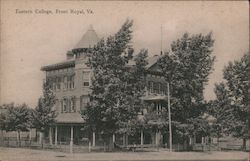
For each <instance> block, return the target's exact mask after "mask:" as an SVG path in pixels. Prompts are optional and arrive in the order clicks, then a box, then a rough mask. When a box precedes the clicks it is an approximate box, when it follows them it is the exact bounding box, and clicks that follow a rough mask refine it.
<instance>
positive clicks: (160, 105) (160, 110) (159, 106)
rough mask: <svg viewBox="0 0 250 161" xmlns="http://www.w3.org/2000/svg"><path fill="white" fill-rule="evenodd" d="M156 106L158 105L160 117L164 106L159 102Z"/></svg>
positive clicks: (157, 110) (157, 109)
mask: <svg viewBox="0 0 250 161" xmlns="http://www.w3.org/2000/svg"><path fill="white" fill-rule="evenodd" d="M155 105H156V112H157V114H158V115H159V114H161V112H162V104H161V103H160V102H159V103H156V104H155Z"/></svg>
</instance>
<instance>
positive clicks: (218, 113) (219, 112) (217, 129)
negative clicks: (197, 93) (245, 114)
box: [208, 82, 234, 141]
mask: <svg viewBox="0 0 250 161" xmlns="http://www.w3.org/2000/svg"><path fill="white" fill-rule="evenodd" d="M214 92H215V95H216V100H213V101H210V109H208V110H209V112H210V114H211V115H212V116H214V117H215V118H216V122H215V123H214V124H213V133H214V134H215V136H216V137H217V139H218V141H219V138H220V137H222V136H224V135H226V134H229V129H230V127H231V125H232V124H233V122H234V120H233V118H234V117H233V115H232V114H233V108H232V106H231V99H230V97H229V91H228V89H227V86H226V84H225V83H223V82H221V83H219V84H215V89H214Z"/></svg>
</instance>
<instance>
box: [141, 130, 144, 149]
mask: <svg viewBox="0 0 250 161" xmlns="http://www.w3.org/2000/svg"><path fill="white" fill-rule="evenodd" d="M143 139H144V136H143V130H141V145H143V144H144V140H143Z"/></svg>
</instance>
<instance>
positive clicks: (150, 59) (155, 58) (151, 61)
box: [127, 55, 160, 69]
mask: <svg viewBox="0 0 250 161" xmlns="http://www.w3.org/2000/svg"><path fill="white" fill-rule="evenodd" d="M159 58H160V56H158V55H155V56H152V57H148V59H147V60H148V64H147V65H146V69H149V68H150V67H152V66H153V65H154V64H155V63H156V62H157V61H158V60H159ZM127 65H128V66H134V65H135V61H134V60H130V61H129V62H128V64H127Z"/></svg>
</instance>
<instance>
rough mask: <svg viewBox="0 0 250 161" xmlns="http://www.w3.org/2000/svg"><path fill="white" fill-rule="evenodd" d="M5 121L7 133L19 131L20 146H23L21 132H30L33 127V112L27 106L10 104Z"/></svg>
mask: <svg viewBox="0 0 250 161" xmlns="http://www.w3.org/2000/svg"><path fill="white" fill-rule="evenodd" d="M4 119H5V120H4V129H5V130H6V131H17V132H18V145H19V146H21V138H20V132H21V131H28V130H29V129H30V128H31V126H32V122H31V119H32V118H31V110H30V109H29V108H28V106H27V105H26V104H22V105H18V106H14V104H9V105H7V112H6V115H5V118H4Z"/></svg>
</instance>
